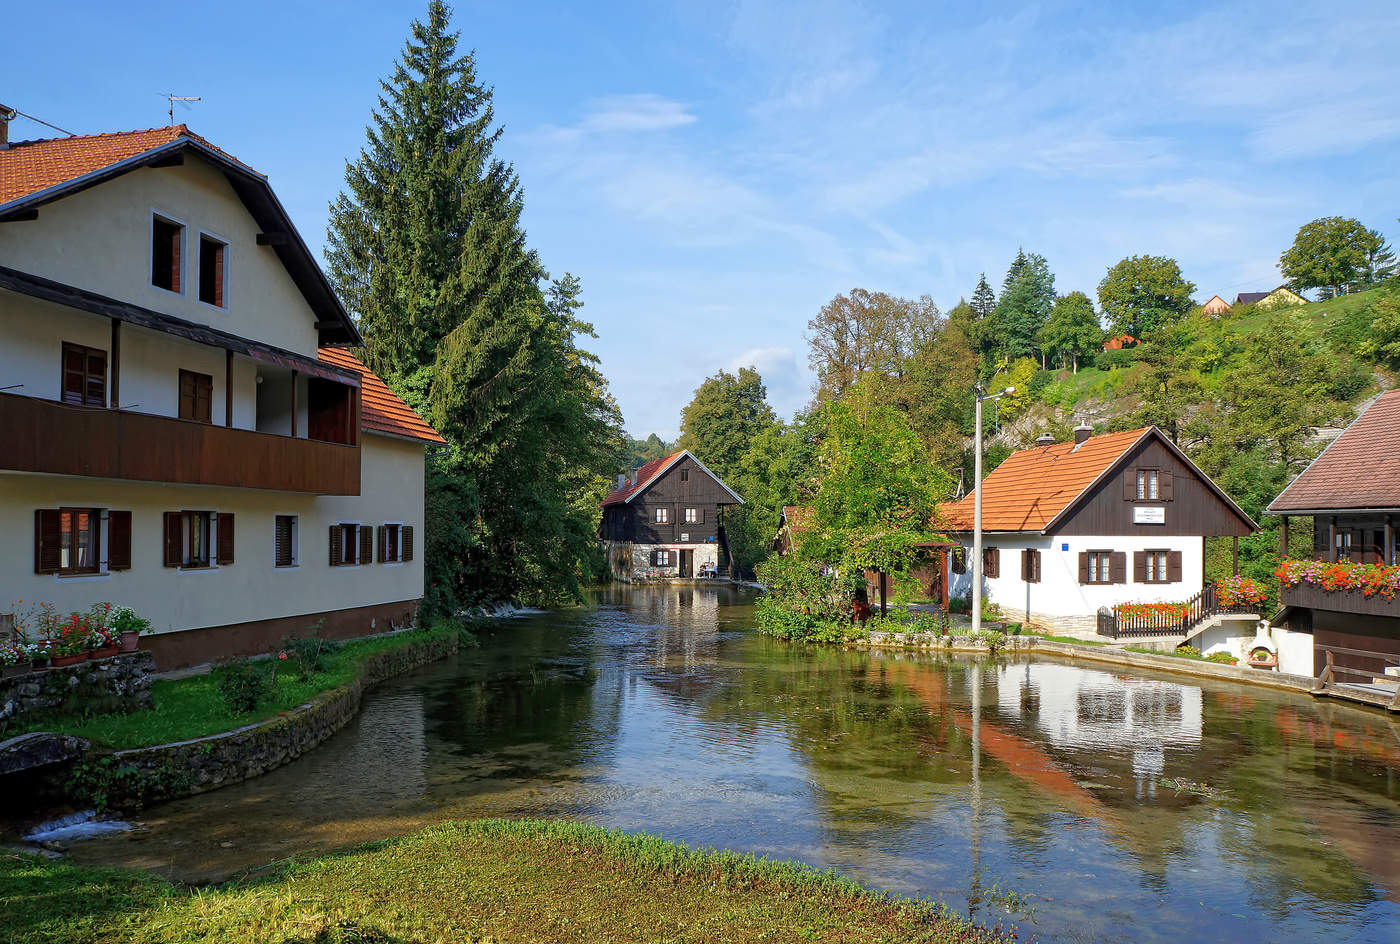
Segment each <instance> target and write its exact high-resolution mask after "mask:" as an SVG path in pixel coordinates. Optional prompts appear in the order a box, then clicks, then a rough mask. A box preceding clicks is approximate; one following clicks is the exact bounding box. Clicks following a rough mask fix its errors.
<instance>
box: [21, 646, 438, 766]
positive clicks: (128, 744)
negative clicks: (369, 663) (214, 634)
mask: <svg viewBox="0 0 1400 944" xmlns="http://www.w3.org/2000/svg"><path fill="white" fill-rule="evenodd" d="M464 632H465V630H464V629H462V628H461V627H458V626H454V625H439V626H433V627H428V628H424V629H416V630H411V631H409V632H406V633H398V634H395V635H393V636H381V637H377V638H374V639H361V640H355V641H352V642H347V643H345V644H343V645H341V646H339V647H337V648H336V649H335V650H334V651H332V652H331V653H330V654H329V656H327V658H326V660H325V671H323V672H318V673H316V674H315V675H313V676H312V677H311V678H309V679H305V680H303V679H298V678H297V677H296V673H295V672H293V671H292V670H291V669H290V668H288V667H286V666H283V665H279V666H278V672H277V679H276V683H275V687H274V688H273V690H272V693H271V696H270V697H269V698H268V699H267V700H266V701H264V702H263V703H262V704H260V705H259V706H258V708H257V709H255V710H254V711H251V712H246V713H236V712H233V711H230V710H229V708H228V706H227V705H225V703H224V700H223V698H221V697H220V695H219V691H218V676H217V670H216V671H215V673H210V674H207V675H196V676H191V677H188V678H182V679H178V680H174V681H165V680H161V681H157V682H156V683H155V684H154V685H152V686H151V701H152V707H151V708H150V709H148V710H145V711H134V712H132V713H130V714H124V715H122V714H106V715H94V716H90V717H82V716H75V715H62V714H36V715H33V716H26V718H25V721H24V723H23V724H22V725H18V726H16V727H14V728H13V729H11V730H7V731H6V732H5V736H6V737H13V736H14V735H17V734H23V733H25V732H28V731H62V732H66V733H69V734H76V735H78V736H79V737H84V738H87V739H89V740H91V741H92V742H93V743H94V744H96V745H98V746H100V747H107V748H111V749H113V750H125V749H127V748H132V747H146V746H149V745H153V744H168V743H170V742H172V741H185V740H189V739H190V738H197V737H204V736H205V735H208V734H218V733H220V732H223V731H230V730H232V729H234V728H238V727H242V726H243V725H247V724H253V723H255V722H258V721H264V720H267V719H269V718H274V717H276V716H277V715H278V714H280V713H282V712H285V711H288V710H290V709H292V708H295V707H297V706H298V705H303V704H306V703H307V702H308V701H310V700H311V699H313V698H315V697H316V696H317V695H319V694H320V693H321V692H324V691H329V690H330V689H333V688H338V687H340V686H342V685H348V684H349V683H350V682H352V681H354V680H355V678H356V677H357V676H358V674H359V671H360V666H361V665H363V664H364V662H365V660H366V659H367V658H369V657H370V656H372V655H374V654H375V653H378V652H384V651H386V650H388V649H394V648H398V647H400V646H406V645H412V644H414V643H421V642H427V641H429V640H433V639H439V638H446V637H448V636H451V635H453V634H457V633H464Z"/></svg>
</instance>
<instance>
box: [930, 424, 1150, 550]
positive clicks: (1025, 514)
mask: <svg viewBox="0 0 1400 944" xmlns="http://www.w3.org/2000/svg"><path fill="white" fill-rule="evenodd" d="M1151 431H1152V427H1150V426H1149V427H1145V428H1143V429H1134V430H1130V431H1129V432H1126V433H1108V434H1106V435H1103V436H1090V437H1089V438H1088V439H1086V440H1084V442H1083V443H1081V444H1079V446H1078V447H1076V446H1075V444H1074V443H1072V442H1063V443H1052V444H1051V445H1048V446H1036V447H1034V448H1032V449H1023V450H1021V451H1020V452H1013V453H1012V454H1011V455H1009V456H1007V457H1006V460H1005V461H1003V462H1002V464H1001V465H999V466H997V467H996V468H995V469H993V470H992V472H991V474H990V475H988V476H987V477H986V478H985V479H983V480H982V486H981V487H982V528H983V530H985V531H1043V530H1044V529H1045V527H1046V525H1048V524H1049V523H1050V522H1051V521H1053V520H1055V517H1056V516H1057V515H1059V514H1060V512H1062V511H1064V510H1065V509H1066V508H1068V507H1069V506H1070V504H1071V503H1072V502H1073V501H1074V500H1075V499H1076V498H1078V497H1079V496H1080V495H1082V494H1084V492H1085V491H1087V490H1088V488H1089V486H1090V485H1093V484H1094V482H1096V481H1097V480H1098V478H1099V476H1101V475H1103V474H1104V473H1105V472H1107V471H1108V470H1109V469H1110V468H1111V467H1112V466H1113V465H1114V464H1115V463H1116V462H1117V461H1118V460H1119V459H1121V458H1122V457H1123V456H1124V455H1125V454H1126V453H1127V452H1128V450H1130V449H1132V448H1133V446H1135V445H1137V443H1138V442H1139V441H1140V440H1141V439H1142V438H1143V437H1144V436H1146V435H1148V434H1149V433H1151ZM976 494H977V490H976V489H974V490H973V491H971V492H969V493H968V494H967V495H966V496H965V497H964V498H963V499H962V500H961V501H959V502H956V503H954V504H953V505H950V506H946V507H945V508H944V509H943V513H944V515H945V516H946V517H947V519H948V524H949V527H950V528H951V529H952V530H954V531H971V530H972V524H973V512H974V507H975V504H974V503H975V501H976Z"/></svg>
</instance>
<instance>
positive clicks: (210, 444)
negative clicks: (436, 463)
mask: <svg viewBox="0 0 1400 944" xmlns="http://www.w3.org/2000/svg"><path fill="white" fill-rule="evenodd" d="M0 470H4V471H12V472H41V473H47V474H49V475H85V476H93V477H96V478H105V479H128V480H132V481H139V482H170V483H178V484H181V485H224V486H229V487H233V488H262V489H271V490H275V491H284V492H310V493H313V494H317V495H358V494H360V447H359V446H358V445H352V446H343V445H340V444H338V443H328V442H319V441H316V440H310V439H295V438H293V437H290V436H277V435H273V434H271V433H258V432H254V431H252V430H246V429H231V428H229V427H227V426H210V425H208V424H205V423H196V422H192V421H190V420H180V419H174V418H172V417H168V416H151V415H149V414H146V413H129V412H124V411H121V410H108V409H103V408H100V407H84V406H74V405H72V404H68V403H58V402H55V401H53V400H40V399H37V398H34V397H25V396H17V395H15V394H9V393H0Z"/></svg>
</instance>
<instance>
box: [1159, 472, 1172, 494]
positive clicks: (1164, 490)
mask: <svg viewBox="0 0 1400 944" xmlns="http://www.w3.org/2000/svg"><path fill="white" fill-rule="evenodd" d="M1157 494H1158V495H1160V496H1161V497H1162V501H1171V500H1172V474H1171V473H1170V472H1168V471H1167V470H1166V469H1163V470H1162V471H1161V472H1158V473H1157Z"/></svg>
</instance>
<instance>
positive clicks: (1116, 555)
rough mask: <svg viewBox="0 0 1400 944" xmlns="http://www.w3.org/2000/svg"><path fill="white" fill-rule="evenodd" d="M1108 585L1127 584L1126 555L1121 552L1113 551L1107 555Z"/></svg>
mask: <svg viewBox="0 0 1400 944" xmlns="http://www.w3.org/2000/svg"><path fill="white" fill-rule="evenodd" d="M1108 574H1109V583H1127V582H1128V555H1127V554H1126V553H1125V552H1123V551H1113V552H1111V553H1110V554H1109V555H1108Z"/></svg>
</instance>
